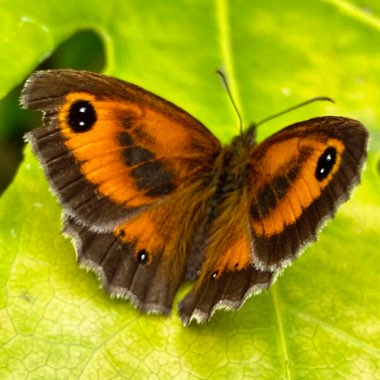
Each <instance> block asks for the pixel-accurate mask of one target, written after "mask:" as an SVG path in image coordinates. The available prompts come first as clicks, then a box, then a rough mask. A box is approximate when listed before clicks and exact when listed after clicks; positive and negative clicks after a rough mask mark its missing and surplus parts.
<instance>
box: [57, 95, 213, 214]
mask: <svg viewBox="0 0 380 380" xmlns="http://www.w3.org/2000/svg"><path fill="white" fill-rule="evenodd" d="M75 102H88V103H89V104H90V105H92V106H93V107H94V109H95V112H96V121H95V122H94V124H93V126H92V127H91V128H90V129H89V130H85V131H84V132H81V131H79V132H78V131H76V130H74V129H73V128H72V126H71V125H70V112H71V109H72V106H73V104H75ZM58 116H59V123H60V128H61V131H62V134H63V136H64V139H65V144H66V146H67V147H68V148H69V150H70V151H71V152H72V153H73V155H74V156H75V157H76V159H77V161H79V163H80V165H81V171H82V172H83V174H84V175H85V177H86V179H87V180H88V181H89V182H91V183H92V184H94V185H95V186H97V188H98V189H99V192H100V193H101V194H103V195H106V196H107V197H109V198H110V199H111V200H112V201H114V202H116V203H118V204H123V205H125V206H128V207H139V206H144V205H149V204H151V203H153V202H154V198H155V197H157V196H162V195H166V194H169V193H171V192H172V191H173V190H174V189H175V188H177V187H178V186H180V185H181V186H183V185H185V183H186V182H188V181H189V180H191V176H192V174H194V173H195V172H197V171H198V170H199V168H200V166H201V165H202V166H203V167H204V165H205V163H204V161H203V160H202V151H198V150H195V149H194V146H196V145H202V143H203V144H204V142H203V140H204V139H202V136H200V135H199V136H197V135H196V133H194V130H190V129H186V128H183V126H182V125H180V124H178V122H176V121H175V120H173V119H171V118H170V117H169V116H167V115H163V114H162V113H159V112H157V111H156V110H154V109H148V108H144V107H142V106H139V105H137V104H133V103H127V102H119V101H114V100H110V99H105V100H101V99H100V100H97V99H96V98H95V97H94V96H92V95H90V94H88V93H70V94H68V95H67V96H66V99H65V103H64V105H63V107H62V109H61V110H60V112H59V114H58ZM207 154H208V152H207Z"/></svg>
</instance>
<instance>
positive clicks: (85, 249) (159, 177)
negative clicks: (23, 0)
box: [21, 70, 368, 325]
mask: <svg viewBox="0 0 380 380" xmlns="http://www.w3.org/2000/svg"><path fill="white" fill-rule="evenodd" d="M21 101H22V105H23V106H24V108H28V109H32V110H38V111H42V112H43V124H44V126H43V127H42V128H37V129H35V130H33V131H31V132H29V133H28V134H27V135H26V140H27V141H28V142H30V144H31V146H32V149H33V151H34V153H35V154H36V155H37V157H38V159H39V160H40V162H41V163H42V167H43V169H44V171H45V174H46V176H47V178H48V180H49V182H50V185H51V189H52V191H53V193H54V194H55V195H56V196H57V197H58V200H59V202H60V204H61V205H62V207H63V217H64V223H63V232H64V233H65V234H66V235H68V236H69V237H71V239H72V241H73V244H74V246H75V249H76V252H77V258H78V261H79V263H80V264H81V265H82V266H84V267H86V268H90V269H92V270H93V271H95V272H96V273H97V274H98V275H99V276H100V278H101V282H102V284H103V286H104V288H105V289H106V290H107V291H108V292H109V293H110V294H111V295H113V296H116V297H122V298H127V299H129V300H130V301H131V302H132V303H133V304H134V305H135V306H136V307H137V308H138V309H139V310H141V311H143V312H146V313H162V314H168V313H170V311H171V308H172V303H173V298H174V296H175V294H176V292H177V291H178V289H179V287H180V286H181V285H182V284H183V283H184V282H186V281H193V282H194V284H193V287H192V289H191V290H190V291H189V293H188V294H187V295H186V296H185V297H184V298H183V299H182V301H181V302H180V303H179V316H180V319H181V321H182V322H183V324H184V325H187V324H189V323H191V322H192V321H193V320H194V321H197V322H205V321H207V320H209V319H210V317H211V316H212V315H213V314H214V312H215V311H216V310H218V309H238V308H240V307H241V306H242V304H243V303H244V302H245V300H246V299H247V298H248V297H249V296H251V295H252V294H256V293H259V292H261V291H262V290H263V289H267V288H268V287H269V286H270V285H271V284H272V283H273V281H274V280H275V279H276V278H277V276H278V274H279V273H281V272H282V270H283V268H284V267H286V266H287V265H289V264H290V263H291V262H292V261H293V260H294V259H295V258H297V257H298V256H299V255H300V253H301V252H302V251H303V249H304V248H305V246H306V245H307V244H309V243H310V242H312V241H314V240H315V239H316V235H317V233H318V231H319V230H320V229H321V227H322V226H323V225H324V224H325V222H326V221H327V219H329V218H331V217H332V216H333V214H334V212H335V211H336V209H337V207H338V206H339V205H340V204H341V203H342V202H344V201H345V200H347V199H348V197H349V194H350V191H351V189H352V188H353V186H354V185H355V184H357V183H358V182H359V178H360V173H361V169H362V166H363V163H364V161H365V158H366V147H367V140H368V133H367V131H366V129H365V128H364V127H363V125H362V124H361V123H360V122H358V121H356V120H352V119H349V118H345V117H338V116H325V117H318V118H314V119H310V120H307V121H302V122H299V123H296V124H293V125H290V126H288V127H286V128H284V129H282V130H280V131H279V132H277V133H275V134H273V135H272V136H270V137H269V138H267V139H266V140H264V141H262V142H260V143H257V142H256V141H255V137H254V136H255V129H256V126H255V125H250V126H249V127H248V128H247V129H246V130H245V131H243V132H241V133H240V134H239V135H238V136H236V137H235V138H234V139H233V140H232V141H231V142H230V143H229V144H227V145H225V146H222V145H221V143H220V142H219V141H218V139H217V138H216V137H215V136H214V135H213V134H212V133H211V132H210V131H209V130H208V129H207V128H206V127H205V126H204V125H203V124H202V123H201V122H199V121H198V120H196V119H195V118H194V117H192V116H191V115H189V114H188V113H187V112H185V111H184V110H182V109H181V108H179V107H177V106H175V105H174V104H172V103H170V102H168V101H167V100H164V99H162V98H160V97H159V96H157V95H154V94H152V93H150V92H148V91H146V90H144V89H142V88H140V87H138V86H136V85H134V84H131V83H128V82H124V81H122V80H119V79H116V78H112V77H108V76H105V75H101V74H96V73H91V72H86V71H75V70H47V71H39V72H36V73H35V74H33V75H32V76H31V77H30V78H29V79H28V80H27V82H26V84H25V87H24V89H23V92H22V97H21Z"/></svg>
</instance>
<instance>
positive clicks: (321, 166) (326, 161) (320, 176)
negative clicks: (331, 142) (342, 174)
mask: <svg viewBox="0 0 380 380" xmlns="http://www.w3.org/2000/svg"><path fill="white" fill-rule="evenodd" d="M335 161H336V149H335V148H334V147H332V146H330V147H328V148H327V149H326V150H325V151H324V152H323V153H322V154H321V156H320V157H319V159H318V164H317V168H316V170H315V178H317V180H318V181H322V180H324V179H325V178H326V177H327V176H328V175H329V173H330V172H331V169H332V168H333V167H334V164H335Z"/></svg>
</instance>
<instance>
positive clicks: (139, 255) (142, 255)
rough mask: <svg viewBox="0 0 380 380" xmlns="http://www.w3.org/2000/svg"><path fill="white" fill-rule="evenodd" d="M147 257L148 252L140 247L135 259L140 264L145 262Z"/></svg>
mask: <svg viewBox="0 0 380 380" xmlns="http://www.w3.org/2000/svg"><path fill="white" fill-rule="evenodd" d="M148 259H149V254H148V252H147V251H146V250H145V249H140V251H139V252H138V253H137V260H138V262H139V263H140V264H145V263H146V262H147V261H148Z"/></svg>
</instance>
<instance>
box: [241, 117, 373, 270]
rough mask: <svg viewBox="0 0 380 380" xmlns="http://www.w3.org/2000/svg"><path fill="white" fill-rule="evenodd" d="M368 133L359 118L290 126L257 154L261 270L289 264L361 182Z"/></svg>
mask: <svg viewBox="0 0 380 380" xmlns="http://www.w3.org/2000/svg"><path fill="white" fill-rule="evenodd" d="M367 140H368V133H367V131H366V129H365V128H364V127H363V126H362V124H360V123H359V122H358V121H356V120H352V119H348V118H343V117H332V116H331V117H322V118H315V119H311V120H308V121H304V122H300V123H297V124H294V125H291V126H289V127H287V128H285V129H283V130H281V131H280V132H278V133H276V134H274V135H273V136H271V137H270V138H269V139H267V140H265V141H263V142H262V143H261V144H259V145H258V146H257V147H256V148H255V149H254V150H253V152H252V154H251V157H250V159H249V166H250V167H251V168H252V170H251V172H250V176H249V178H248V188H249V189H251V190H250V194H249V213H250V225H251V233H252V241H253V252H254V265H255V267H256V268H259V269H265V270H274V269H277V268H282V267H284V266H286V265H287V264H289V263H290V262H291V261H292V260H293V259H294V258H296V257H297V255H299V253H300V252H301V251H302V248H304V247H305V245H307V244H308V243H310V242H312V241H313V240H315V239H316V234H317V232H318V231H319V230H320V228H321V227H323V225H324V224H325V222H326V221H327V220H328V219H330V218H331V217H332V216H333V215H334V213H335V211H336V209H337V207H338V206H339V205H340V204H341V203H342V202H344V201H345V200H347V199H348V197H349V195H350V192H351V190H352V188H353V186H354V185H355V184H356V183H358V181H359V179H360V173H361V169H362V166H363V163H364V161H365V158H366V147H367Z"/></svg>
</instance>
